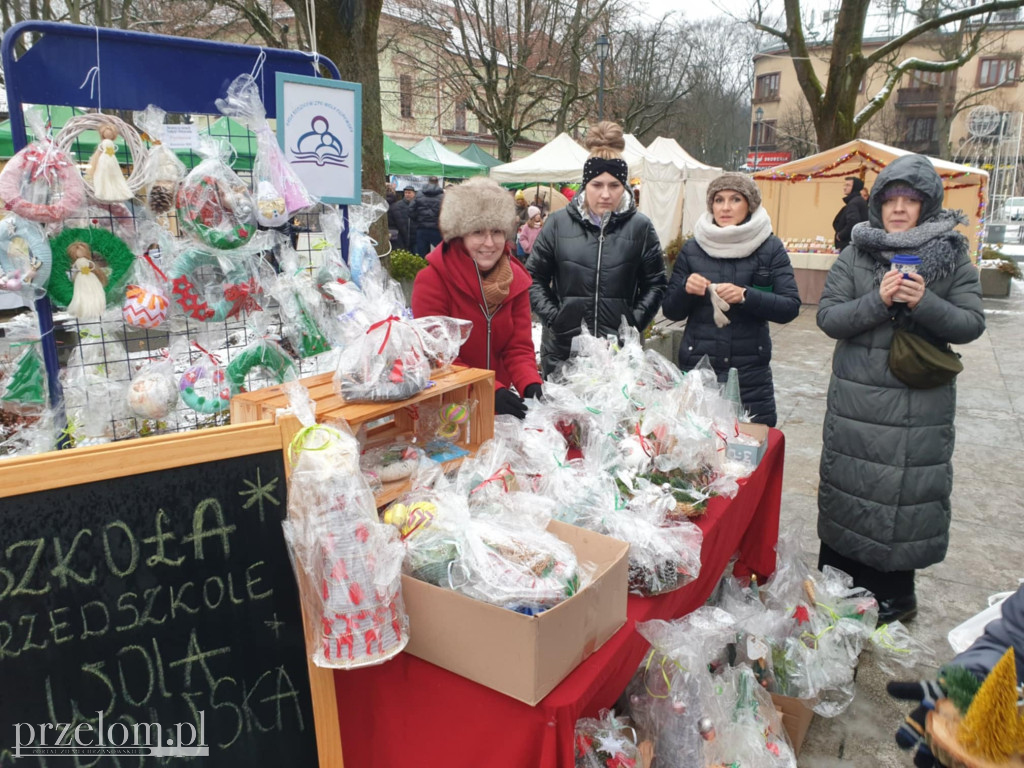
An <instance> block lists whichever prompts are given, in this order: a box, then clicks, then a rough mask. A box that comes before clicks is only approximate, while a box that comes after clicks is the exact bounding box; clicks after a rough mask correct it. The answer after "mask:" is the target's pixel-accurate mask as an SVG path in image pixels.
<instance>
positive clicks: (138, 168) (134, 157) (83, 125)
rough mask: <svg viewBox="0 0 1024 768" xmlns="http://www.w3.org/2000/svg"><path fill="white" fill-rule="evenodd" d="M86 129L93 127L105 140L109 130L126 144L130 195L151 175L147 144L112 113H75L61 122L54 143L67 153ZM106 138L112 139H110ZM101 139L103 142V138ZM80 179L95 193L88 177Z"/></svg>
mask: <svg viewBox="0 0 1024 768" xmlns="http://www.w3.org/2000/svg"><path fill="white" fill-rule="evenodd" d="M86 131H96V133H98V134H100V136H102V137H103V139H104V141H107V140H108V139H107V136H108V135H110V133H111V132H112V133H113V134H115V135H117V136H120V137H121V138H122V139H123V140H124V143H125V146H126V147H128V152H129V153H130V154H131V166H132V172H131V173H130V174H129V175H128V178H127V180H126V183H127V185H128V189H129V191H130V192H131V193H132V194H133V195H137V194H139V192H141V191H142V190H143V188H144V187H145V186H146V183H147V182H148V181H149V177H150V169H149V152H147V151H146V145H145V144H144V143H143V142H142V137H141V136H139V132H138V131H136V130H135V129H134V128H133V127H132V126H130V125H129V124H128V123H126V122H125V121H124V120H122V119H121V118H119V117H117V116H115V115H104V114H100V113H94V114H89V115H76V116H75V117H72V118H71V119H69V120H68V121H67V122H66V123H64V127H63V128H61V130H60V133H58V134H57V137H56V138H55V139H54V143H56V145H57V146H58V147H59V148H60V149H61V151H63V152H66V153H70V152H71V149H72V147H73V146H74V144H75V142H76V141H77V140H78V137H79V136H80V135H82V134H83V133H85V132H86ZM109 141H113V140H112V139H109ZM100 143H101V144H102V142H100ZM83 183H84V184H85V186H86V188H88V190H89V191H90V192H93V193H95V189H94V187H93V185H92V184H90V182H89V181H87V180H83ZM124 199H128V198H124Z"/></svg>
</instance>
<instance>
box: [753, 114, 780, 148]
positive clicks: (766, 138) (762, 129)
mask: <svg viewBox="0 0 1024 768" xmlns="http://www.w3.org/2000/svg"><path fill="white" fill-rule="evenodd" d="M775 123H776V121H775V120H762V121H761V122H760V123H757V122H755V123H754V127H753V130H752V131H751V132H750V146H752V147H755V146H761V147H771V146H774V145H775Z"/></svg>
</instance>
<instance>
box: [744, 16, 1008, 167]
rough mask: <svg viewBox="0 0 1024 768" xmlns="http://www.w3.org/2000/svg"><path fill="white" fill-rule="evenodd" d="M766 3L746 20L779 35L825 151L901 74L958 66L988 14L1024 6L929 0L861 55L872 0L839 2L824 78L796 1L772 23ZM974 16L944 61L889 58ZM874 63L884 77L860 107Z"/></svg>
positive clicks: (971, 51) (870, 111)
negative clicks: (905, 27) (903, 28)
mask: <svg viewBox="0 0 1024 768" xmlns="http://www.w3.org/2000/svg"><path fill="white" fill-rule="evenodd" d="M767 2H768V0H754V2H753V6H752V8H751V13H750V17H749V21H750V23H751V24H752V25H753V26H754V28H755V29H757V30H759V31H760V32H763V33H765V34H768V35H771V36H773V37H776V38H778V39H779V40H781V41H782V42H783V43H784V44H785V45H786V47H787V48H788V49H789V53H790V55H791V56H792V59H793V66H794V67H795V69H796V76H797V81H798V82H799V83H800V89H801V90H802V91H803V94H804V96H805V97H806V99H807V103H808V105H809V107H810V109H811V114H812V116H813V118H814V126H815V131H816V133H817V136H818V145H819V146H820V147H821V148H823V149H828V148H830V147H834V146H837V145H839V144H842V143H844V142H846V141H850V140H851V139H854V138H856V137H857V135H858V134H859V133H860V130H861V128H863V127H864V125H865V124H866V123H867V122H868V121H869V120H870V119H871V118H872V117H873V116H874V115H875V114H876V113H877V112H878V111H879V110H880V109H881V108H882V107H883V106H885V103H886V102H887V101H888V99H889V97H890V96H891V95H892V92H893V88H894V86H895V85H896V83H897V82H898V81H899V79H900V78H901V77H902V76H903V74H904V73H905V72H908V71H910V70H919V71H926V72H945V71H949V70H953V69H956V68H957V67H960V66H962V65H963V64H965V63H966V62H967V61H969V60H970V59H971V57H973V56H974V55H975V53H976V52H977V47H978V42H979V40H980V33H981V30H983V29H984V27H985V22H986V21H987V20H988V19H989V18H990V17H991V14H993V13H995V12H997V11H1003V10H1010V9H1014V8H1020V7H1024V0H990V1H989V2H981V3H978V4H976V5H968V4H967V3H968V2H970V0H961V3H960V4H961V5H962V6H963V7H960V8H958V9H956V10H952V11H948V12H941V11H939V10H938V5H937V3H935V2H933V0H929V2H932V5H934V6H935V10H934V12H933V11H932V9H930V8H926V9H925V11H924V12H923V13H922V15H921V16H919V18H920V23H918V24H916V25H915V26H914V27H912V28H911V29H910V30H909V31H907V32H904V33H903V34H901V35H898V36H896V37H894V38H893V39H892V40H890V41H888V42H887V43H885V44H884V45H882V46H879V47H878V48H876V49H874V50H873V51H871V53H868V54H865V52H864V50H863V42H864V30H865V26H866V23H867V14H868V8H869V6H870V0H841V2H840V3H839V8H838V12H837V14H836V16H835V25H834V27H833V29H832V42H831V50H830V54H829V67H828V73H827V76H826V78H825V80H824V82H822V80H821V79H820V78H819V77H818V75H817V73H816V72H815V71H814V67H813V64H812V61H811V55H810V46H809V45H808V41H807V38H806V35H805V33H804V26H803V20H802V16H801V10H802V9H801V5H800V0H784V8H785V15H784V20H783V24H784V26H783V25H781V24H777V23H773V22H772V20H771V19H770V17H769V16H768V14H767V7H766V4H767ZM972 18H980V19H981V20H982V23H981V24H979V25H978V27H977V31H976V33H975V34H972V35H971V36H970V39H969V40H968V41H966V44H965V46H964V47H963V48H961V49H960V50H959V51H958V52H957V55H956V56H955V57H953V58H951V59H948V60H945V61H926V60H923V59H920V58H916V57H906V58H903V59H902V60H899V61H896V60H894V59H892V57H893V56H895V55H898V54H899V51H900V49H901V48H903V46H905V45H907V44H908V43H911V42H913V41H916V40H917V39H918V38H920V37H921V36H922V35H925V34H927V33H930V32H933V31H935V30H940V29H942V28H943V27H946V26H947V25H950V24H957V23H959V22H961V21H963V20H965V19H972ZM886 62H890V63H888V64H887V63H886ZM876 65H885V66H886V67H887V70H888V74H887V77H886V79H885V82H884V83H883V84H882V86H881V87H880V88H879V90H878V91H877V93H875V94H874V95H873V96H872V97H871V98H870V99H869V100H868V103H867V105H866V106H865V107H863V108H862V109H860V110H859V111H858V110H857V94H858V91H859V89H860V83H861V81H862V80H863V78H864V75H865V74H866V73H867V72H868V70H869V69H871V68H872V67H874V66H876Z"/></svg>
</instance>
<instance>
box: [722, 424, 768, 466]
mask: <svg viewBox="0 0 1024 768" xmlns="http://www.w3.org/2000/svg"><path fill="white" fill-rule="evenodd" d="M740 432H741V433H742V434H744V435H750V436H751V437H756V438H757V439H758V444H757V445H743V444H741V443H729V442H727V443H726V446H725V455H726V457H727V458H729V459H731V460H732V461H742V462H743V463H744V464H750V465H751V466H752V467H756V466H757V465H758V464H760V463H761V459H763V458H764V452H765V451H766V450H768V427H766V426H765V425H764V424H745V423H743V422H740Z"/></svg>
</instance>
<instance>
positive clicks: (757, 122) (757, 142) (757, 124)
mask: <svg viewBox="0 0 1024 768" xmlns="http://www.w3.org/2000/svg"><path fill="white" fill-rule="evenodd" d="M763 117H764V110H763V109H761V108H760V107H758V108H757V109H755V110H754V172H755V173H756V172H757V150H758V149H759V148H760V146H761V118H763Z"/></svg>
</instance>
